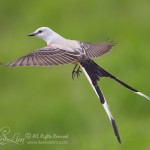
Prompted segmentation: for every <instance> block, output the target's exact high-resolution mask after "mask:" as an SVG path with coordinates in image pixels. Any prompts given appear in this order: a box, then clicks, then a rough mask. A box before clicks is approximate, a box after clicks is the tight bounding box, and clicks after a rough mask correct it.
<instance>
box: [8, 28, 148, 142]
mask: <svg viewBox="0 0 150 150" xmlns="http://www.w3.org/2000/svg"><path fill="white" fill-rule="evenodd" d="M28 36H36V37H39V38H41V39H42V40H44V41H45V42H46V43H47V46H46V47H43V48H40V49H37V50H35V51H33V52H31V53H29V54H27V55H25V56H23V57H21V58H19V59H17V60H16V61H13V62H10V63H7V64H6V65H7V66H54V65H64V64H75V67H74V69H73V71H72V78H73V79H74V77H75V76H77V77H78V76H79V75H80V73H81V70H80V68H81V69H82V70H83V72H84V74H85V75H86V77H87V79H88V81H89V83H90V85H91V86H92V88H93V90H94V92H95V93H96V95H97V97H98V98H99V100H100V102H101V104H102V106H103V107H104V109H105V111H106V113H107V115H108V118H109V120H110V122H111V125H112V127H113V130H114V133H115V136H116V137H117V139H118V142H119V143H121V139H120V136H119V132H118V128H117V125H116V122H115V120H114V118H113V116H112V113H111V112H110V110H109V107H108V104H107V101H106V99H105V97H104V95H103V93H102V91H101V89H100V88H99V86H98V81H99V80H100V79H101V78H103V77H109V78H111V79H113V80H115V81H117V82H118V83H120V84H121V85H123V86H124V87H126V88H127V89H129V90H130V91H132V92H134V93H136V94H138V95H140V96H143V97H145V98H146V99H148V100H150V97H148V96H146V95H144V94H143V93H141V92H139V91H138V90H136V89H134V88H132V87H131V86H129V85H127V84H126V83H124V82H123V81H121V80H120V79H118V78H117V77H115V76H114V75H112V74H110V73H109V72H107V71H106V70H104V69H103V68H102V67H100V66H99V65H97V64H96V63H95V62H94V61H93V60H92V59H93V58H97V57H100V56H102V55H103V54H105V53H107V52H109V51H110V50H111V49H112V47H113V46H114V45H115V43H113V42H104V43H99V44H97V43H94V44H92V43H86V42H81V41H77V40H69V39H66V38H64V37H62V36H61V35H59V34H57V33H56V32H54V31H53V30H52V29H50V28H48V27H40V28H38V29H37V30H36V31H34V32H33V33H31V34H29V35H28Z"/></svg>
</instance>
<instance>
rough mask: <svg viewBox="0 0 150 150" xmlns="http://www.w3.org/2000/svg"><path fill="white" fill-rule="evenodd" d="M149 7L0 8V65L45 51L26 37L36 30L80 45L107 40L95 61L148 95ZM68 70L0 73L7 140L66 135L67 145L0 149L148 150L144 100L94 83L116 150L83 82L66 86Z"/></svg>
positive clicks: (6, 4)
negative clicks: (110, 45)
mask: <svg viewBox="0 0 150 150" xmlns="http://www.w3.org/2000/svg"><path fill="white" fill-rule="evenodd" d="M149 6H150V1H148V0H138V1H136V0H132V1H131V0H130V1H129V0H127V1H122V0H121V1H119V0H92V1H87V0H76V1H75V0H61V1H58V0H51V1H46V0H43V1H34V0H30V1H29V0H26V1H19V0H14V1H13V2H11V1H8V0H5V1H4V0H1V4H0V20H1V23H0V41H1V42H0V43H1V44H0V62H9V61H12V60H15V59H16V58H19V57H21V56H23V55H25V54H26V53H28V52H31V51H32V50H34V49H37V48H39V47H42V46H45V44H44V43H43V41H41V40H39V39H36V38H31V37H27V36H26V35H27V34H28V33H30V32H32V31H34V30H35V29H36V28H38V27H40V26H49V27H50V28H52V29H53V30H54V31H56V32H58V33H59V34H61V35H62V36H64V37H66V38H69V39H78V40H81V41H88V42H101V41H104V40H105V39H106V38H107V37H110V38H111V39H113V40H114V41H116V42H117V45H116V46H115V47H114V48H113V50H112V52H111V53H109V54H107V55H105V56H103V57H101V58H99V59H97V60H95V61H96V62H97V63H98V64H99V65H101V66H102V67H104V68H105V69H106V70H108V71H110V72H111V73H112V74H114V75H116V76H117V77H118V78H120V79H122V80H123V81H125V82H127V83H128V84H129V85H131V86H133V87H135V88H137V89H138V90H141V91H142V92H143V93H145V94H149V95H150V80H148V78H149V75H150V69H149V64H150V62H149V61H150V59H149V56H150V50H149V49H150V38H149V31H150V28H149V27H150V17H149V14H150V9H149ZM72 68H73V65H68V66H67V65H66V66H60V67H41V68H40V67H39V68H38V67H22V68H21V67H18V68H11V67H0V70H1V71H0V106H1V109H0V128H1V127H3V126H5V125H7V126H9V127H10V128H11V133H10V134H9V136H13V134H15V133H20V134H21V136H24V134H25V133H35V134H41V133H43V134H55V133H56V134H60V135H62V134H68V135H69V138H68V141H69V144H64V145H58V144H43V145H42V144H41V145H38V144H35V145H34V144H31V145H30V144H23V145H21V146H20V145H16V144H14V143H8V144H6V145H4V146H2V145H0V147H1V148H0V149H11V150H12V149H25V150H26V149H29V150H30V149H36V150H38V149H62V150H63V149H69V150H70V149H72V150H74V149H78V150H79V149H81V150H84V149H85V150H87V149H103V150H105V149H106V150H109V149H111V150H117V149H121V150H127V149H144V150H146V149H149V146H150V142H149V139H150V131H149V127H150V121H149V118H150V111H149V110H150V103H149V102H148V100H145V99H144V98H142V97H140V96H137V95H135V94H133V93H131V92H129V91H128V90H126V89H124V88H122V87H121V86H120V85H118V84H117V83H114V82H112V81H111V80H110V79H102V80H101V81H100V83H99V85H100V87H101V89H102V90H103V92H104V94H105V96H106V99H107V101H108V103H109V105H110V106H111V111H112V113H113V115H114V118H115V119H116V122H117V124H118V128H119V131H120V135H121V138H122V144H121V145H119V144H118V143H117V140H116V138H115V136H114V134H113V130H112V127H111V125H110V123H109V120H108V117H107V116H106V114H105V112H104V110H103V108H102V107H101V104H100V103H99V101H98V99H97V97H96V96H95V93H94V92H93V90H92V89H91V87H90V86H89V84H88V81H87V80H86V78H85V77H84V75H83V74H82V75H81V77H80V78H79V79H78V80H76V79H75V80H74V81H73V80H72V79H71V71H72ZM0 139H1V137H0ZM36 141H38V140H37V139H36Z"/></svg>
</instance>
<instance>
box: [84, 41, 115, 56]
mask: <svg viewBox="0 0 150 150" xmlns="http://www.w3.org/2000/svg"><path fill="white" fill-rule="evenodd" d="M114 45H115V43H112V42H110V43H109V42H108V43H100V44H90V43H83V48H84V49H85V52H86V55H87V56H88V57H89V58H95V57H100V56H101V55H103V54H105V53H107V52H109V51H110V50H111V48H112V47H113V46H114Z"/></svg>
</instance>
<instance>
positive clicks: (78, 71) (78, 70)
mask: <svg viewBox="0 0 150 150" xmlns="http://www.w3.org/2000/svg"><path fill="white" fill-rule="evenodd" d="M80 73H82V71H81V70H80V66H79V67H78V69H77V71H76V75H77V78H78V77H79V76H80Z"/></svg>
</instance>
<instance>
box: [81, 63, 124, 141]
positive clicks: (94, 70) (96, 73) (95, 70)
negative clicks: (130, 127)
mask: <svg viewBox="0 0 150 150" xmlns="http://www.w3.org/2000/svg"><path fill="white" fill-rule="evenodd" d="M80 66H81V68H82V70H83V72H84V73H85V75H86V77H87V79H88V80H89V82H90V84H91V86H92V88H93V89H94V91H95V93H96V95H97V96H98V98H99V99H100V102H101V103H102V105H103V107H104V109H105V111H106V113H107V115H108V117H109V120H110V122H111V124H112V127H113V130H114V133H115V135H116V137H117V139H118V142H119V143H121V139H120V136H119V132H118V128H117V125H116V123H115V120H114V119H113V116H112V114H111V112H110V110H109V107H108V104H107V101H106V99H105V97H104V95H103V93H102V91H101V89H100V88H99V87H98V84H97V81H99V79H100V78H101V77H105V74H104V73H103V72H100V70H99V66H98V65H97V64H96V63H94V61H92V60H86V61H84V62H81V64H80Z"/></svg>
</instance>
